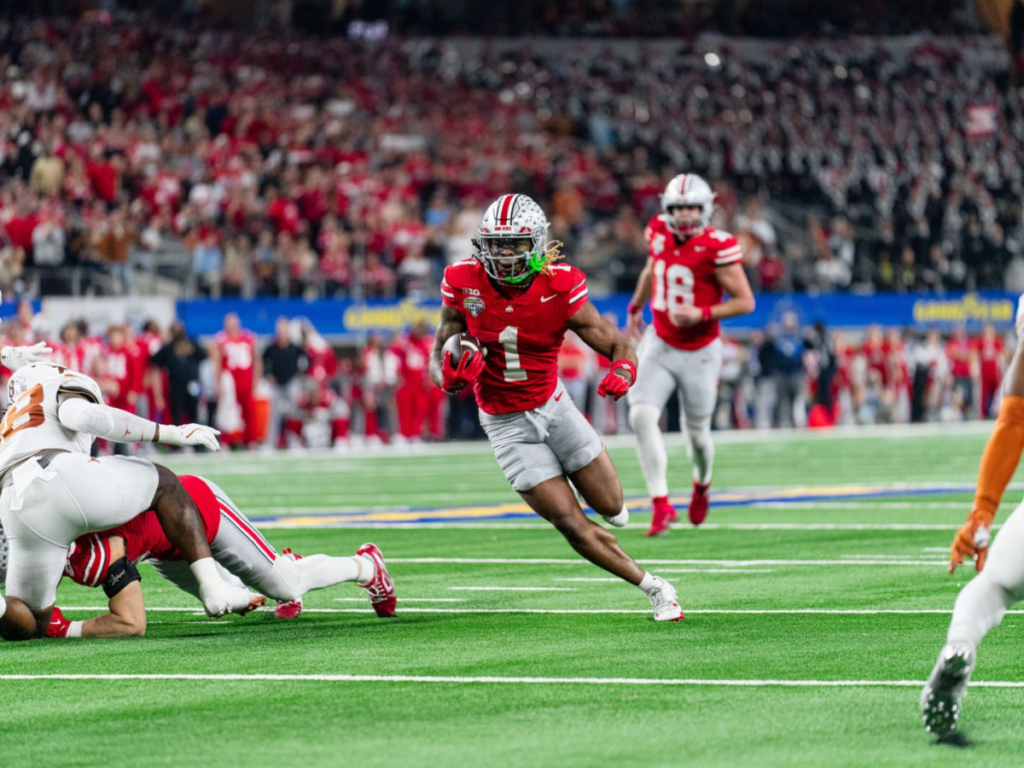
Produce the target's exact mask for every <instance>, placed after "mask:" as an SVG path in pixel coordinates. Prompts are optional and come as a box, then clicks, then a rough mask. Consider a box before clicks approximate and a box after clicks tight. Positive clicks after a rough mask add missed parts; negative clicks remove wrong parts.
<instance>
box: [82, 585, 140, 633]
mask: <svg viewBox="0 0 1024 768" xmlns="http://www.w3.org/2000/svg"><path fill="white" fill-rule="evenodd" d="M107 608H108V609H109V611H110V613H104V614H103V615H102V616H97V617H96V618H95V619H88V620H86V621H83V622H82V637H142V636H143V635H145V634H146V602H145V600H144V599H143V597H142V584H140V583H139V582H137V581H133V582H132V583H131V584H129V585H128V586H126V587H125V588H124V589H122V590H121V591H120V592H118V593H117V594H116V595H114V596H113V597H112V598H110V602H109V603H107Z"/></svg>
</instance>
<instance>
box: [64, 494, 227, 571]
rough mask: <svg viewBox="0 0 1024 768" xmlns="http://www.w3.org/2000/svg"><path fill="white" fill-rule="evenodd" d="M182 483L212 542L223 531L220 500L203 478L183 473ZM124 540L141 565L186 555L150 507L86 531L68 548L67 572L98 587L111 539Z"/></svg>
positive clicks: (107, 563) (129, 555) (130, 556)
mask: <svg viewBox="0 0 1024 768" xmlns="http://www.w3.org/2000/svg"><path fill="white" fill-rule="evenodd" d="M180 479H181V484H182V485H183V486H185V490H186V491H187V492H188V495H189V496H191V497H192V500H193V501H194V502H195V503H196V507H198V509H199V516H200V517H201V518H202V519H203V526H204V527H205V528H206V540H207V541H208V542H211V541H213V540H214V539H215V538H216V536H217V532H218V531H219V530H220V502H219V501H217V498H216V497H215V496H214V495H213V491H212V490H210V486H208V485H207V484H206V483H204V482H203V481H202V479H201V478H198V477H192V476H190V475H182V476H181V478H180ZM114 536H119V537H121V538H122V539H124V547H125V555H126V557H127V558H128V560H129V561H130V562H132V563H135V564H136V565H138V564H139V563H141V562H142V561H143V560H148V559H149V558H153V559H155V560H182V559H184V556H183V555H182V554H181V553H180V552H179V551H178V550H177V549H175V547H174V546H173V545H172V544H171V542H170V541H168V540H167V535H166V534H165V533H164V529H163V528H161V527H160V521H159V520H158V519H157V516H156V512H154V511H153V510H148V511H146V512H143V513H142V514H141V515H139V516H138V517H135V518H133V519H131V520H129V521H128V522H127V523H125V524H124V525H119V526H118V527H116V528H111V529H110V530H109V531H102V532H100V533H87V534H85V535H84V536H80V537H79V538H77V539H75V541H74V542H73V543H72V544H71V547H70V549H69V550H68V562H67V564H66V565H65V566H64V575H65V576H68V577H70V578H71V580H72V581H74V582H75V583H77V584H81V585H83V586H86V587H98V586H100V584H102V583H103V580H104V579H106V578H107V570H108V569H109V568H110V539H111V538H113V537H114Z"/></svg>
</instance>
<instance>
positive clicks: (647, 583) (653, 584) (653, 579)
mask: <svg viewBox="0 0 1024 768" xmlns="http://www.w3.org/2000/svg"><path fill="white" fill-rule="evenodd" d="M658 581H659V579H658V577H657V576H655V575H653V574H650V573H644V577H643V578H642V579H641V580H640V583H639V584H637V586H638V587H640V589H641V590H642V591H643V593H644V594H645V595H649V594H651V593H652V592H656V591H657V589H658V587H659V586H660V585H659V584H658Z"/></svg>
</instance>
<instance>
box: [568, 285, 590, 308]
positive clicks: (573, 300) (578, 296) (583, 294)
mask: <svg viewBox="0 0 1024 768" xmlns="http://www.w3.org/2000/svg"><path fill="white" fill-rule="evenodd" d="M587 293H588V290H587V289H586V288H584V289H583V290H582V291H580V292H579V293H577V294H576V295H575V296H573V297H571V298H570V299H569V303H570V304H575V303H576V302H577V301H579V300H580V299H584V298H586V296H587Z"/></svg>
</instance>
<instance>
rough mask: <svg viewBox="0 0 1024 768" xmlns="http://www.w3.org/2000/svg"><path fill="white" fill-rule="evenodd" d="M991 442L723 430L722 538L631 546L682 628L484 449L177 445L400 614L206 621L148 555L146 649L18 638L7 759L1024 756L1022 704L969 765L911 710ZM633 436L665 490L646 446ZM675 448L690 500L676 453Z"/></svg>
mask: <svg viewBox="0 0 1024 768" xmlns="http://www.w3.org/2000/svg"><path fill="white" fill-rule="evenodd" d="M984 441H985V429H984V427H980V428H979V427H971V428H966V429H964V428H950V430H949V431H945V432H943V431H939V430H931V431H925V432H912V431H910V432H908V431H903V432H898V433H897V432H892V433H885V434H883V435H874V436H862V437H855V438H848V437H837V436H825V437H822V436H813V437H811V436H808V437H799V438H797V439H792V438H787V437H785V436H781V435H771V436H768V437H762V438H757V439H752V438H750V437H749V436H740V437H738V438H724V439H723V441H722V442H721V443H720V444H719V447H718V457H717V476H716V491H717V492H718V495H717V496H716V497H715V498H716V499H718V500H728V504H726V505H720V506H714V507H713V508H712V511H711V515H710V516H709V519H708V524H707V525H706V526H704V527H702V528H701V529H699V530H693V529H690V528H689V527H688V526H687V527H682V528H678V529H675V530H673V532H672V534H671V535H670V536H668V537H666V538H663V539H656V540H649V539H646V538H644V535H643V533H644V529H645V528H646V524H647V522H648V517H649V516H648V515H647V514H644V513H643V512H637V513H636V514H635V517H634V524H633V525H631V526H630V527H629V528H627V529H625V530H624V531H621V532H620V533H619V538H620V541H621V542H622V544H623V546H624V548H625V549H626V550H627V551H628V552H630V553H631V554H632V555H633V556H634V557H636V558H637V559H639V560H641V561H645V562H646V567H648V568H649V569H650V570H652V571H653V572H655V573H658V574H660V575H663V576H664V577H666V578H667V579H669V580H670V581H672V582H673V583H674V584H675V585H676V587H677V588H678V590H679V594H680V602H681V603H682V605H683V608H684V610H686V614H687V618H686V621H684V622H681V623H679V624H655V623H654V622H653V621H651V620H650V610H649V603H648V601H647V599H646V598H645V597H644V596H643V595H642V594H641V593H640V592H639V591H638V590H636V589H635V588H633V587H630V586H628V585H625V584H622V583H621V582H617V581H616V580H614V579H611V578H610V577H608V576H607V575H606V574H604V573H603V572H601V571H599V570H597V569H596V568H594V567H593V566H591V565H589V564H588V563H586V562H584V561H582V560H580V559H579V558H578V557H577V556H576V555H575V554H574V553H573V552H572V551H571V550H570V549H569V547H568V546H567V545H566V544H565V543H564V542H563V541H562V539H561V538H560V537H559V536H558V535H557V534H556V533H555V532H554V531H552V530H550V529H549V528H548V527H546V525H545V524H544V523H542V522H540V521H538V520H537V518H534V517H529V516H526V515H524V514H522V513H521V511H520V508H519V507H517V506H516V505H515V503H514V502H515V501H516V500H517V499H516V497H515V495H514V494H513V493H512V492H511V491H510V490H509V489H508V486H507V484H506V483H505V481H504V479H503V478H502V476H501V473H500V471H499V470H498V468H497V465H496V464H495V462H494V459H493V456H492V455H491V454H490V453H489V452H487V451H486V448H485V447H483V446H480V447H471V448H469V449H458V448H453V447H451V446H441V447H439V448H436V449H434V450H426V451H418V452H409V453H407V454H404V455H400V456H396V455H384V454H381V453H379V452H371V451H365V452H361V453H360V452H355V451H353V452H350V453H347V454H343V455H334V454H321V455H316V456H310V457H297V456H290V457H289V456H285V457H265V456H259V455H241V454H235V455H228V456H206V457H198V456H191V457H174V458H173V459H172V460H169V461H168V463H169V464H170V465H171V466H173V467H174V468H175V469H177V470H178V471H180V472H183V473H184V472H199V473H202V474H204V475H206V476H207V477H210V478H212V479H214V480H216V481H217V482H218V483H220V484H221V485H222V486H223V487H224V489H225V490H227V491H228V492H229V493H230V494H231V495H232V497H233V498H234V499H235V501H236V502H238V503H239V505H240V506H241V507H242V508H243V509H244V510H246V511H247V513H249V514H250V516H251V517H253V518H274V520H273V522H267V523H264V524H261V527H265V530H266V532H267V534H268V537H269V538H270V539H271V541H272V542H273V543H274V544H275V545H277V546H278V547H284V546H291V547H292V548H294V549H295V550H296V551H298V552H300V553H314V552H326V553H329V554H350V553H353V552H354V551H355V549H356V548H357V547H358V546H359V545H360V544H361V543H362V542H364V541H371V540H372V541H375V542H376V543H378V544H379V545H380V546H381V548H382V550H383V552H384V555H385V557H386V558H387V559H388V561H389V566H390V569H391V572H392V575H393V576H394V578H395V581H396V584H397V586H398V589H399V615H398V616H397V617H396V618H394V619H392V620H380V619H377V618H376V616H375V615H374V614H373V613H372V611H371V610H370V609H369V606H368V605H367V604H366V603H365V602H364V600H363V596H362V594H361V592H360V590H359V589H358V588H356V587H355V586H353V585H344V586H343V587H339V588H336V589H334V590H330V591H323V592H319V593H313V594H310V595H308V596H307V598H306V609H307V610H306V612H305V613H304V614H303V616H302V617H301V618H300V619H298V620H296V621H293V622H284V621H275V620H274V619H273V617H272V615H271V614H269V613H268V612H260V613H257V614H254V615H251V616H248V617H245V618H239V617H231V618H229V619H226V620H222V621H219V622H211V621H208V620H207V619H206V618H205V616H204V615H202V613H201V609H200V608H199V606H198V605H197V604H195V603H194V602H192V601H191V599H190V598H189V597H187V596H186V595H183V594H182V593H179V592H177V591H175V590H174V589H173V588H172V587H170V586H169V585H167V584H166V583H163V582H161V581H160V579H159V578H158V577H157V576H156V574H155V573H154V572H153V571H152V569H151V568H149V567H148V566H144V567H143V589H144V591H145V594H146V596H147V602H148V603H149V605H150V606H151V608H153V609H154V610H152V611H151V612H150V614H149V630H148V636H147V637H145V638H138V639H131V640H122V641H81V640H80V641H74V640H66V641H41V642H37V643H32V644H23V645H6V646H4V647H2V648H0V744H3V745H5V746H4V750H3V757H2V758H0V765H3V766H22V765H24V766H36V765H96V766H101V765H102V766H108V765H111V764H129V765H134V764H139V765H173V766H184V765H189V766H190V765H215V766H221V765H223V766H235V765H242V766H281V765H325V766H327V765H330V766H336V765H357V766H363V767H365V766H375V765H389V766H447V765H462V766H513V765H514V766H519V765H525V766H591V765H622V766H679V765H698V766H705V765H723V766H724V765H728V766H738V765H739V766H747V765H785V766H793V765H806V766H821V765H831V766H834V765H873V766H877V765H886V766H888V765H935V766H938V765H952V764H958V765H984V766H996V765H1021V764H1022V763H1024V745H1022V743H1021V740H1020V734H1021V733H1022V730H1024V688H1021V687H996V686H993V687H984V686H978V687H976V688H975V689H973V690H972V692H971V694H970V696H969V697H968V698H967V700H966V705H965V713H964V720H963V721H962V725H963V731H964V733H965V734H966V735H967V736H968V737H969V739H970V741H971V742H972V746H971V747H970V748H969V749H963V750H958V749H955V748H953V747H949V746H937V745H934V744H932V743H931V739H930V738H929V737H928V736H927V734H925V732H924V730H923V728H922V727H921V725H920V719H919V716H918V712H917V699H918V695H919V692H920V686H921V681H923V680H924V679H925V677H926V676H927V674H928V672H929V671H930V669H931V666H932V664H933V662H934V660H935V656H936V655H937V653H938V650H939V648H940V646H941V645H942V642H943V639H944V637H945V629H946V625H947V624H948V621H949V613H950V611H951V609H952V605H953V601H954V599H955V596H956V593H957V591H958V589H959V587H960V586H962V584H963V583H964V581H965V580H966V579H967V578H969V576H970V573H971V572H968V571H961V572H960V573H958V574H957V576H954V577H950V576H948V575H946V572H945V567H944V563H945V560H946V554H945V553H946V551H947V548H948V546H949V543H950V541H951V538H952V535H953V531H954V530H955V529H956V527H957V526H958V525H959V523H960V522H962V520H963V518H964V515H965V513H966V509H967V507H968V505H969V500H970V497H971V493H970V487H971V485H972V484H973V482H974V479H975V474H976V471H977V464H978V458H979V456H980V453H981V450H982V447H983V445H984ZM614 446H615V447H613V448H612V454H613V457H614V459H615V462H616V464H617V466H618V467H619V469H620V471H621V474H622V476H623V481H624V485H625V488H626V493H627V495H628V496H633V497H642V495H643V487H642V482H641V479H640V474H639V468H638V466H637V464H636V460H635V457H634V454H633V452H632V449H631V447H630V446H629V444H628V443H615V444H614ZM670 460H671V462H672V467H673V468H674V470H675V476H676V477H677V478H679V479H680V481H681V482H679V483H678V484H677V487H678V489H679V491H680V492H681V493H682V492H685V493H687V494H688V485H689V481H688V476H689V469H688V464H687V463H686V456H685V451H684V449H683V448H682V447H681V445H679V444H678V443H674V444H673V446H672V448H671V451H670ZM1019 495H1020V493H1019V491H1017V490H1014V491H1011V492H1010V494H1008V498H1007V500H1006V502H1005V503H1004V505H1003V508H1002V509H1001V512H1000V519H1005V516H1006V515H1007V514H1008V513H1009V511H1010V509H1012V506H1013V504H1015V503H1016V501H1017V500H1018V497H1019ZM637 504H638V505H641V504H642V500H641V499H639V498H638V499H637ZM496 505H503V506H500V507H499V506H496ZM639 508H640V507H639V506H637V509H639ZM681 511H683V513H684V518H685V505H684V508H683V510H681ZM495 518H497V519H495ZM424 519H428V520H429V519H435V520H442V521H444V522H440V523H424V522H420V521H421V520H424ZM296 524H298V525H299V526H300V527H295V526H296ZM58 602H59V604H60V605H62V606H66V607H69V608H72V609H73V610H68V611H66V613H67V614H68V615H69V616H70V617H71V618H86V617H88V616H89V615H90V614H91V613H95V610H92V611H90V610H89V609H90V608H95V607H98V606H102V605H104V604H105V599H104V597H103V594H102V591H100V590H88V589H85V588H81V587H77V586H74V585H68V584H64V585H62V587H61V590H60V593H59V596H58ZM75 609H77V610H75ZM1022 647H1024V615H1021V614H1016V613H1015V614H1010V615H1008V616H1007V618H1006V620H1005V621H1004V623H1003V626H1002V627H1000V628H999V629H997V630H995V631H994V632H993V633H992V634H991V635H990V636H989V637H988V638H987V639H986V641H985V644H984V645H983V646H982V649H981V654H980V663H979V667H978V670H977V672H976V673H975V677H974V680H975V681H976V682H978V683H1000V682H1012V683H1018V684H1019V683H1020V682H1021V681H1024V668H1022V666H1021V662H1020V659H1021V648H1022ZM18 675H26V676H29V675H42V676H51V677H49V678H43V679H39V678H36V679H16V678H15V676H18ZM75 675H86V676H94V677H86V678H85V679H74V677H73V676H75ZM95 676H106V677H102V678H97V677H95ZM146 676H155V677H148V678H147V677H146ZM189 676H191V677H189ZM787 683H788V684H787Z"/></svg>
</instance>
